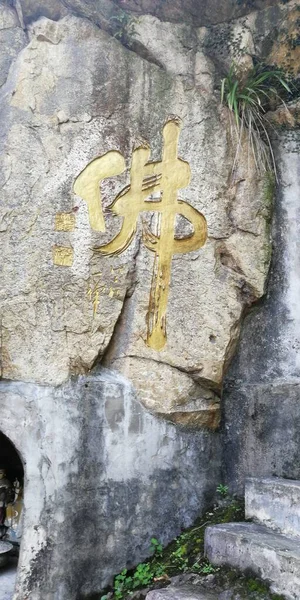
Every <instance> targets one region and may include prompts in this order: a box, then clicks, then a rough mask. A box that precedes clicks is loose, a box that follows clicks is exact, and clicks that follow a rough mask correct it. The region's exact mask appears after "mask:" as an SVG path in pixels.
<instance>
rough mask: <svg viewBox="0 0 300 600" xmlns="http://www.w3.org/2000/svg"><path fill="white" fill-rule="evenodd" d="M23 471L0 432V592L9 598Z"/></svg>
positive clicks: (18, 532) (18, 536)
mask: <svg viewBox="0 0 300 600" xmlns="http://www.w3.org/2000/svg"><path fill="white" fill-rule="evenodd" d="M23 486H24V469H23V464H22V461H21V458H20V456H19V453H18V452H17V450H16V448H15V446H14V445H13V444H12V442H11V441H10V440H9V439H8V437H6V436H5V435H4V434H3V433H2V432H0V590H1V594H2V596H1V598H2V597H3V598H12V595H13V590H14V586H15V579H16V572H17V564H18V556H19V546H20V541H21V535H22V531H21V520H22V506H23Z"/></svg>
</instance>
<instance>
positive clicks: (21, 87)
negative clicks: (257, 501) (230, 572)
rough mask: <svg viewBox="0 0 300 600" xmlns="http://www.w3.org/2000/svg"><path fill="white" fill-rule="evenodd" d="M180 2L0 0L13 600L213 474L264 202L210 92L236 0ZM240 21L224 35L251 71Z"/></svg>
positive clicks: (73, 594) (252, 285)
mask: <svg viewBox="0 0 300 600" xmlns="http://www.w3.org/2000/svg"><path fill="white" fill-rule="evenodd" d="M251 4H252V5H253V6H255V7H256V8H257V7H258V8H259V7H260V6H261V3H260V2H259V1H258V2H254V3H251ZM269 4H273V3H272V2H270V3H268V5H269ZM182 5H183V3H180V4H179V3H178V2H173V3H172V5H171V3H168V2H165V3H161V2H160V3H159V4H158V3H155V5H154V3H147V2H145V3H144V6H143V10H139V9H138V10H137V9H136V3H135V4H134V5H133V3H131V1H129V0H128V3H127V6H126V7H125V6H124V3H121V2H118V3H117V2H109V1H108V0H103V1H102V0H101V1H99V2H97V3H96V2H83V1H81V0H74V1H71V0H70V1H69V0H64V1H59V0H56V1H55V2H51V3H50V2H46V1H44V0H41V1H40V2H36V1H35V0H20V1H18V2H11V1H8V0H7V1H6V2H3V3H2V4H1V8H0V39H1V40H2V41H3V43H1V45H0V63H1V77H2V80H1V84H2V87H1V91H0V98H1V105H0V110H1V136H0V144H1V153H0V156H1V159H0V161H1V169H0V180H1V208H0V232H1V235H0V246H1V255H2V256H5V262H2V264H1V291H0V295H1V302H0V314H1V321H0V322H1V375H2V378H3V381H2V383H1V385H0V406H1V410H0V429H1V431H3V432H4V434H6V435H7V436H8V437H9V438H10V439H11V440H12V442H13V443H14V444H15V445H16V447H17V449H18V450H19V452H20V454H21V457H22V459H23V462H24V467H25V475H26V482H25V498H24V503H25V511H24V535H23V542H22V548H21V555H20V569H19V575H18V583H17V589H16V595H15V600H24V598H25V597H26V595H27V596H28V597H29V598H30V600H70V598H78V599H79V598H89V597H93V596H92V595H93V594H94V595H98V594H100V591H101V588H102V587H103V586H105V585H106V584H108V583H109V582H111V580H112V575H113V574H114V573H116V572H118V571H120V570H121V569H122V568H124V567H126V566H128V567H130V566H132V565H133V564H134V563H135V562H138V561H140V560H142V559H144V558H145V557H146V556H147V554H148V551H149V539H150V538H151V536H152V535H155V536H156V537H157V538H159V539H161V541H162V542H163V543H167V542H168V541H170V539H171V538H172V537H173V536H174V535H176V534H178V533H179V532H180V530H181V528H182V527H184V526H188V525H190V524H191V522H192V520H193V519H194V518H195V517H196V515H197V514H198V513H199V512H201V511H202V510H203V509H204V507H205V506H207V504H208V503H209V502H211V500H212V497H213V494H214V490H215V488H216V486H217V484H218V483H219V482H220V477H221V476H220V465H221V448H220V437H219V434H218V432H215V431H210V432H208V431H206V429H207V428H211V429H213V430H214V429H216V428H217V427H218V424H219V416H220V406H219V399H220V396H221V390H222V384H223V378H224V373H225V371H226V369H227V367H228V365H229V363H230V361H231V359H232V356H233V354H234V351H235V347H236V344H237V340H238V337H239V333H240V328H241V321H242V317H243V314H244V311H245V309H246V308H247V307H249V306H250V305H251V304H252V303H253V302H255V301H256V300H257V299H259V298H260V297H261V296H262V295H263V293H264V290H265V284H266V277H267V273H268V268H269V261H270V253H271V252H270V249H271V248H270V232H269V228H270V204H271V198H270V194H269V193H268V192H267V193H266V182H265V181H264V179H263V178H262V177H259V176H258V174H257V170H256V167H255V164H254V160H253V156H252V154H251V150H249V146H248V143H247V138H246V137H243V138H242V140H241V143H240V145H239V152H238V155H237V158H236V160H235V157H236V139H235V134H234V124H233V123H232V121H231V120H230V116H229V114H228V111H227V110H226V109H225V108H224V107H221V106H220V104H219V90H218V85H219V82H220V71H222V70H224V68H225V67H227V66H228V64H230V62H231V61H232V59H233V56H234V53H232V52H231V50H232V47H234V48H236V44H233V46H232V45H230V43H229V42H228V44H227V45H226V49H225V50H226V51H225V55H226V56H225V55H221V54H220V52H219V51H220V46H221V45H222V43H223V40H224V35H225V34H224V31H223V27H224V26H223V25H222V24H220V25H214V23H216V22H219V21H220V20H221V19H223V18H227V17H228V16H229V15H230V16H232V15H233V14H235V15H236V14H237V15H240V14H244V13H245V12H246V10H247V8H246V3H242V4H240V7H239V10H241V12H238V13H236V12H232V8H233V3H231V2H227V3H225V2H222V3H218V7H219V12H215V13H214V15H215V16H214V17H213V16H212V15H213V10H212V7H213V6H215V3H211V5H210V4H209V3H208V2H206V3H204V2H200V3H195V2H191V3H189V5H188V4H186V5H185V6H184V7H182ZM13 6H15V8H13ZM180 6H181V10H179V8H180ZM124 8H128V12H127V11H126V12H124ZM200 9H201V10H200ZM204 9H205V10H204ZM271 10H274V11H275V13H276V14H277V15H279V14H280V15H286V12H287V11H288V8H287V7H286V6H285V5H280V8H278V7H275V8H272V7H271V8H268V9H266V11H267V12H266V11H264V13H263V14H264V16H265V19H264V23H265V30H264V33H263V37H264V38H266V37H267V36H268V35H269V33H268V31H269V29H268V27H269V25H268V24H269V23H270V18H269V16H270V14H271V13H270V12H268V11H271ZM188 11H190V13H188ZM201 11H202V12H201ZM285 11H286V12H285ZM147 12H148V13H151V14H145V13H147ZM275 13H274V14H275ZM191 15H192V17H191ZM201 15H204V16H203V19H202V16H201ZM205 15H206V16H205ZM266 15H269V16H268V17H267V16H266ZM132 16H133V17H134V18H133V19H132V18H131V17H132ZM204 17H205V18H204ZM278 18H279V17H278ZM160 19H162V20H160ZM247 19H249V20H246V21H245V22H246V29H247V31H246V33H245V31H244V27H245V22H244V21H243V23H241V21H240V20H237V21H235V22H233V23H231V24H230V25H228V31H227V29H226V31H225V33H226V32H227V33H226V35H227V34H228V35H229V38H230V32H231V33H232V32H233V33H234V35H235V34H236V35H237V37H238V41H239V42H238V48H239V52H240V54H242V55H243V56H244V58H245V64H246V65H247V64H248V65H249V64H251V60H252V59H251V54H252V52H253V49H256V48H258V46H259V44H260V43H261V41H260V42H259V41H258V37H255V36H256V33H255V32H256V29H257V27H258V25H257V23H258V22H259V13H255V15H252V17H247ZM171 21H172V22H171ZM205 24H207V25H209V27H210V28H205V27H203V25H205ZM248 24H250V25H251V27H250V25H249V27H248ZM199 26H201V28H199ZM213 36H215V37H216V39H218V40H219V45H218V44H217V45H216V46H214V45H213V44H210V40H213ZM234 39H236V38H234ZM269 51H270V52H271V50H270V48H269ZM264 52H266V50H264ZM234 162H235V168H234V169H233V164H234ZM160 213H161V214H160ZM99 363H101V368H100V367H99ZM103 365H104V366H105V367H106V369H107V370H103V369H102V367H103ZM92 369H94V371H93V372H92V373H90V371H91V370H92ZM161 417H164V418H161ZM166 419H168V420H169V421H173V422H172V423H168V422H166ZM233 420H234V418H233ZM185 425H188V426H189V428H187V429H184V428H183V427H182V426H185ZM200 428H202V430H199V429H200ZM204 428H205V430H204ZM197 429H198V430H197ZM195 430H196V431H195Z"/></svg>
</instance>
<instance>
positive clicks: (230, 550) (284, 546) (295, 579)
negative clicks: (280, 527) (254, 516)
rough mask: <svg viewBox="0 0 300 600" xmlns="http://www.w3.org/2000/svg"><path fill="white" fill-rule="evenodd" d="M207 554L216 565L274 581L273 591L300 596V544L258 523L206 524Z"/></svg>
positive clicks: (293, 598) (290, 597) (293, 597)
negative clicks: (248, 572)
mask: <svg viewBox="0 0 300 600" xmlns="http://www.w3.org/2000/svg"><path fill="white" fill-rule="evenodd" d="M205 554H206V556H207V558H208V560H209V561H210V562H211V563H212V564H214V565H229V566H231V567H234V568H237V569H241V570H242V571H247V570H250V571H252V572H253V573H255V574H256V575H257V576H258V577H260V578H261V579H263V580H265V581H268V582H270V583H271V590H272V591H273V592H274V593H277V594H282V595H283V596H284V597H285V598H287V599H288V600H299V598H300V544H299V541H298V540H296V539H290V538H287V537H286V536H284V535H282V534H277V533H273V532H272V531H271V530H270V529H268V528H267V527H265V526H264V525H257V524H256V523H228V524H224V525H215V526H212V527H207V529H206V531H205Z"/></svg>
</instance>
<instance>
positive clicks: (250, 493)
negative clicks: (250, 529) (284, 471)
mask: <svg viewBox="0 0 300 600" xmlns="http://www.w3.org/2000/svg"><path fill="white" fill-rule="evenodd" d="M245 511H246V518H247V519H252V520H254V521H256V522H258V523H261V524H262V525H266V526H267V527H269V528H271V529H274V530H275V531H278V532H279V533H284V534H285V535H288V536H291V537H300V482H299V481H293V480H290V479H279V478H275V477H273V478H260V479H257V478H255V479H254V478H249V479H247V481H246V487H245Z"/></svg>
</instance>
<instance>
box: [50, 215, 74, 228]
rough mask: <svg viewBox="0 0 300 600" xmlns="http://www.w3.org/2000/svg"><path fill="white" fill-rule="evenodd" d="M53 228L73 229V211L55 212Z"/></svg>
mask: <svg viewBox="0 0 300 600" xmlns="http://www.w3.org/2000/svg"><path fill="white" fill-rule="evenodd" d="M55 229H56V231H74V229H75V215H74V213H56V215H55Z"/></svg>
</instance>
